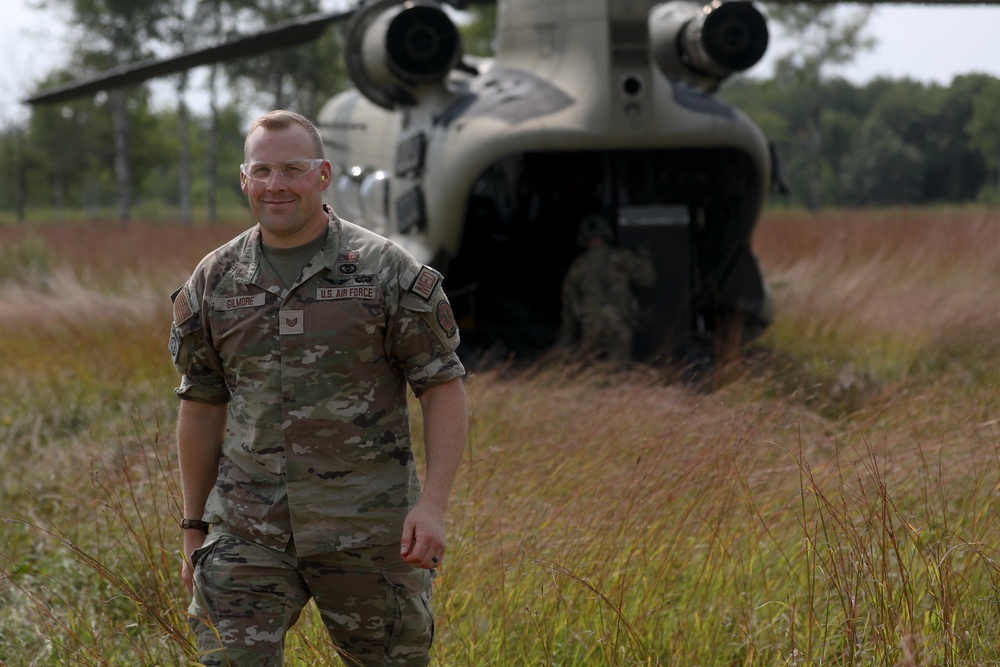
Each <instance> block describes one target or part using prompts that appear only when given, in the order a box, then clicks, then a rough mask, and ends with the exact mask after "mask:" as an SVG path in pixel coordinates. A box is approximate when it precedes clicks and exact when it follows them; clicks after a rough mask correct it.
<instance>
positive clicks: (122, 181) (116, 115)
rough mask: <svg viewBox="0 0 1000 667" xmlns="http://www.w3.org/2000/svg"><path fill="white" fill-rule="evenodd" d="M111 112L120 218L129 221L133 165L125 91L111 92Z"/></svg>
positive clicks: (121, 220) (123, 221)
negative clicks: (129, 145) (130, 156)
mask: <svg viewBox="0 0 1000 667" xmlns="http://www.w3.org/2000/svg"><path fill="white" fill-rule="evenodd" d="M110 97H111V113H112V116H113V120H114V132H115V139H114V141H115V175H116V176H117V177H118V220H119V221H120V222H122V223H125V222H128V220H129V212H130V210H131V207H132V165H131V163H130V161H129V157H128V133H129V122H128V107H127V106H126V104H125V93H124V92H122V91H121V90H114V91H112V92H111V94H110Z"/></svg>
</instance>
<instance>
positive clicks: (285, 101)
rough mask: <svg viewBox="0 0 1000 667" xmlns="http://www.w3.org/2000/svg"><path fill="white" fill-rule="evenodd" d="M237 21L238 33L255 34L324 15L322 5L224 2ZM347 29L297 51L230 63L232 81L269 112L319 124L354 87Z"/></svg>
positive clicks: (291, 0) (304, 0)
mask: <svg viewBox="0 0 1000 667" xmlns="http://www.w3.org/2000/svg"><path fill="white" fill-rule="evenodd" d="M220 2H221V5H222V6H225V7H227V8H228V9H229V10H230V11H231V12H232V14H233V16H234V17H236V19H237V20H236V24H237V25H239V30H236V29H233V30H232V32H231V36H234V35H235V34H236V33H239V34H251V33H253V32H255V31H257V30H262V29H264V28H267V27H272V26H273V25H274V24H277V23H281V22H283V21H287V20H289V19H292V18H298V17H301V16H304V15H307V14H311V13H315V12H318V11H320V5H319V2H318V0H220ZM343 43H344V37H343V28H342V27H338V26H333V27H331V28H328V29H327V30H326V31H325V33H324V34H323V36H322V37H320V38H319V39H317V40H314V41H312V42H309V43H305V44H302V45H300V46H297V47H294V48H287V49H279V50H276V51H271V52H268V53H262V54H261V55H259V56H257V57H252V58H241V59H239V60H236V61H233V62H231V63H227V64H226V65H225V70H226V73H227V75H228V76H229V77H230V79H231V80H234V81H242V82H245V83H247V84H249V86H250V87H251V89H252V93H251V94H250V99H249V100H247V99H246V97H244V101H245V102H253V103H254V104H255V105H256V106H259V107H265V108H268V109H280V108H284V109H291V110H294V111H297V112H299V113H301V114H302V115H304V116H306V117H308V118H316V116H317V115H318V114H319V110H320V107H321V106H322V105H323V104H324V103H325V102H326V100H327V99H328V98H329V97H331V96H333V95H334V94H336V93H337V92H339V91H341V90H343V89H344V88H345V87H346V86H347V83H348V77H347V74H346V67H345V65H344V58H343Z"/></svg>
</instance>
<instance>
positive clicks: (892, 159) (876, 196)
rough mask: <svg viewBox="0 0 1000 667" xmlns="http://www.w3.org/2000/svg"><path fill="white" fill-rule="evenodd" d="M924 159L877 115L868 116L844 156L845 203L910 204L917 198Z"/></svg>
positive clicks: (919, 191)
mask: <svg viewBox="0 0 1000 667" xmlns="http://www.w3.org/2000/svg"><path fill="white" fill-rule="evenodd" d="M923 176H924V158H923V154H922V153H921V152H920V150H919V149H917V148H916V147H914V146H913V145H912V144H910V143H908V142H907V141H906V140H905V139H904V138H903V137H902V136H901V135H900V134H899V132H897V131H896V129H895V128H894V127H893V126H892V125H890V124H889V123H888V122H886V121H885V120H884V119H883V118H882V117H880V116H878V115H874V116H870V117H869V118H868V119H867V120H866V121H865V123H864V125H863V126H862V128H861V131H860V132H859V133H858V134H857V135H856V136H855V137H854V141H853V142H851V150H850V152H848V153H847V155H846V156H845V157H844V168H843V172H842V177H841V180H842V181H843V184H844V192H845V200H846V202H847V203H851V204H857V205H885V204H895V203H912V202H914V201H915V200H917V199H918V198H919V197H920V193H921V186H922V184H923V183H922V182H923Z"/></svg>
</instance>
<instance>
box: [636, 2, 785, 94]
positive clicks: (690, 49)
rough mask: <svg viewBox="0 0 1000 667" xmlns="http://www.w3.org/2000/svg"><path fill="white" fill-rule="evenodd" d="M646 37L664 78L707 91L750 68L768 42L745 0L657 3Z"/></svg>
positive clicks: (764, 24) (764, 27) (763, 26)
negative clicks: (706, 89)
mask: <svg viewBox="0 0 1000 667" xmlns="http://www.w3.org/2000/svg"><path fill="white" fill-rule="evenodd" d="M649 34H650V42H651V45H650V46H651V49H652V53H653V59H654V60H655V61H656V64H657V66H658V67H659V68H660V70H662V71H663V73H664V74H666V75H667V76H671V77H675V78H680V79H683V80H685V81H688V82H689V83H693V84H694V85H697V86H699V87H702V88H708V89H715V88H717V87H718V85H719V84H720V83H721V82H722V81H723V79H725V78H726V77H728V76H729V75H731V74H733V73H735V72H742V71H743V70H746V69H748V68H750V67H752V66H753V65H755V64H756V63H757V62H758V61H759V60H760V59H761V58H762V57H763V56H764V52H765V51H766V50H767V42H768V30H767V21H766V20H765V19H764V16H763V15H762V14H761V13H760V12H759V11H758V10H757V8H756V7H754V5H753V3H751V2H749V0H729V1H726V0H715V1H714V2H711V3H709V4H707V5H704V4H702V3H700V2H692V1H690V0H671V1H670V2H664V3H661V4H659V5H656V6H655V7H654V8H653V9H652V11H651V12H650V13H649Z"/></svg>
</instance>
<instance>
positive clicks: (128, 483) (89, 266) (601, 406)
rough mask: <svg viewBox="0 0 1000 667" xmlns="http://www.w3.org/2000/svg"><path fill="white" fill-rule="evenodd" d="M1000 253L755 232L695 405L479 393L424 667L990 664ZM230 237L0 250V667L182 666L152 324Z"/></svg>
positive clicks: (304, 643) (995, 650)
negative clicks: (741, 322)
mask: <svg viewBox="0 0 1000 667" xmlns="http://www.w3.org/2000/svg"><path fill="white" fill-rule="evenodd" d="M998 229H1000V212H997V211H988V210H982V209H940V210H937V209H935V210H929V209H928V210H923V209H921V210H898V211H897V210H894V211H853V212H846V211H836V212H824V213H819V214H806V213H784V212H782V213H777V212H776V213H771V214H769V215H768V216H766V218H765V220H764V221H763V222H762V224H761V227H760V229H759V231H758V234H757V237H756V243H755V245H756V248H757V251H758V254H759V255H760V258H761V262H762V265H763V268H764V271H765V274H766V275H767V277H768V279H769V281H770V282H771V283H772V285H773V286H774V292H775V298H776V303H777V307H778V320H777V323H776V324H775V325H774V326H773V327H772V328H771V329H770V330H769V331H768V332H767V334H766V335H765V337H764V338H763V340H761V341H760V342H759V344H757V345H755V346H754V347H753V348H752V349H751V350H750V351H749V352H748V353H747V354H744V355H738V356H735V357H734V358H733V359H731V360H729V361H728V362H727V363H725V364H724V365H722V366H720V367H719V368H717V369H716V372H715V373H714V375H713V376H712V378H711V380H710V381H709V382H708V383H707V384H703V385H700V386H699V387H697V388H693V387H685V386H681V385H679V384H677V383H675V382H673V381H672V380H671V378H673V377H674V373H672V372H667V371H665V370H662V369H652V368H647V369H641V370H635V371H633V372H628V373H606V372H603V371H602V370H601V369H589V370H588V369H583V368H577V367H572V366H566V365H560V364H555V363H548V364H539V365H538V366H535V367H533V368H531V369H527V370H523V369H522V370H513V369H509V368H507V369H504V368H499V369H492V370H488V371H480V372H477V373H475V374H474V375H473V376H472V377H470V378H469V380H468V384H467V388H468V393H469V398H470V406H471V442H470V447H469V450H468V452H467V456H466V458H465V460H464V463H463V467H462V470H461V473H460V477H459V479H458V481H457V483H456V489H455V494H454V500H453V505H452V508H451V511H450V514H449V518H450V522H451V525H450V535H449V538H450V542H449V550H448V555H447V558H446V559H445V561H444V564H443V567H442V568H441V576H440V577H439V578H438V580H437V583H436V589H435V605H436V610H437V616H438V627H439V632H438V635H437V639H436V642H435V656H436V660H437V664H439V665H442V666H446V667H453V666H466V665H467V666H470V667H481V666H491V665H497V666H499V665H530V666H535V665H559V666H581V667H582V666H588V667H589V666H591V665H605V666H611V665H615V666H626V665H647V666H651V665H677V666H683V667H689V666H693V665H704V666H715V665H719V666H727V667H728V666H737V665H745V666H750V665H844V666H848V665H851V666H853V665H886V666H896V665H900V666H909V665H913V666H916V665H927V666H931V665H995V664H1000V567H998V564H997V562H996V559H997V548H998V546H1000V537H998V536H1000V517H998V516H997V512H996V503H997V500H998V498H997V496H998V493H1000V447H998V442H1000V439H998V427H1000V422H998V419H1000V401H998V397H997V386H998V379H1000V342H998V340H997V336H996V332H997V331H998V329H1000V290H998V289H997V284H998V276H1000V234H998V233H997V230H998ZM236 231H238V230H237V228H235V227H226V226H219V227H207V226H199V227H195V228H193V229H183V228H173V227H170V226H165V225H147V226H143V225H137V224H135V225H131V226H124V227H123V226H116V225H111V226H107V227H87V226H80V225H76V226H71V227H48V226H37V225H36V226H32V227H30V228H27V229H25V228H20V227H15V226H0V287H2V291H0V355H2V358H3V361H4V363H3V364H0V513H2V514H0V517H2V521H0V665H4V666H5V667H7V666H9V667H14V666H17V667H20V666H22V665H60V666H61V665H66V666H70V665H72V666H77V665H101V666H105V665H107V666H118V665H149V666H152V665H163V666H166V665H181V664H194V663H195V661H196V659H195V657H194V656H193V649H192V647H191V646H190V635H189V634H188V632H187V628H186V619H185V615H184V610H185V607H186V604H187V600H186V599H185V596H184V595H183V593H182V587H181V584H180V580H179V567H180V558H181V556H180V540H179V538H180V530H179V529H178V527H177V522H178V520H179V519H180V513H179V508H178V498H179V495H178V488H177V484H178V482H177V471H176V458H175V454H174V445H173V422H174V416H175V411H176V401H175V399H174V396H173V392H172V388H173V387H174V386H175V385H176V377H175V375H174V371H173V368H172V367H171V366H170V364H169V359H168V356H167V352H166V340H167V333H168V329H169V319H170V307H169V300H168V298H167V296H168V294H169V293H170V291H171V290H172V289H173V288H174V287H176V286H177V285H179V284H180V283H181V282H182V281H183V280H184V278H185V277H186V275H187V273H188V272H189V271H190V269H191V268H192V267H193V266H194V264H195V263H196V262H197V260H198V259H199V258H200V257H201V256H202V255H203V254H205V253H206V252H208V251H209V250H211V249H212V248H214V247H215V246H217V245H219V244H220V243H222V242H223V241H224V240H226V239H228V238H229V237H231V236H232V235H233V234H234V233H235V232H236ZM417 432H418V433H419V431H417ZM319 628H320V626H319V625H318V623H317V620H316V616H315V614H314V613H310V614H307V615H306V616H305V617H304V618H303V620H302V621H301V622H300V623H299V625H298V626H297V628H296V630H295V631H294V632H293V634H292V635H291V637H290V639H289V646H288V659H287V662H286V664H289V665H296V666H307V665H308V666H314V665H325V664H330V665H336V664H339V662H338V660H337V659H336V658H335V657H334V655H333V652H332V649H331V648H330V647H329V646H328V644H327V642H326V639H325V638H324V634H323V632H322V631H321V630H320V629H319Z"/></svg>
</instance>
